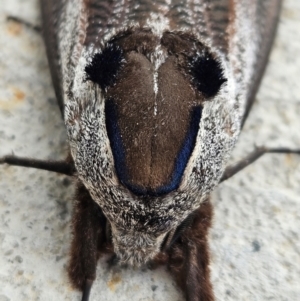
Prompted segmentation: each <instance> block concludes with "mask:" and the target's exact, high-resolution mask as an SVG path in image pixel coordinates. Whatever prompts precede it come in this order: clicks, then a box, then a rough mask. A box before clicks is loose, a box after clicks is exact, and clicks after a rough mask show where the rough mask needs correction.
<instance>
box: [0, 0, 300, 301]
mask: <svg viewBox="0 0 300 301" xmlns="http://www.w3.org/2000/svg"><path fill="white" fill-rule="evenodd" d="M8 15H15V16H18V17H20V18H23V19H25V20H28V21H29V22H31V23H33V24H40V15H39V7H38V1H37V0H1V5H0V156H2V155H5V154H8V153H11V152H14V153H15V154H16V155H19V156H28V157H34V158H40V159H49V158H52V159H54V158H56V159H57V158H64V156H65V155H66V153H67V144H66V133H65V129H64V125H63V122H62V119H61V117H60V113H59V110H58V106H57V105H56V101H55V97H54V92H53V89H52V86H51V80H50V76H49V70H48V66H47V60H46V55H45V49H44V45H43V41H42V38H41V36H40V35H39V34H38V33H36V32H35V31H33V30H31V29H28V28H25V27H23V26H22V25H19V24H16V23H13V22H7V21H6V16H8ZM299 28H300V2H299V0H286V1H284V7H283V11H282V17H281V22H280V27H279V31H278V36H277V39H276V42H275V45H274V46H275V47H274V51H273V53H272V55H271V58H270V64H269V66H268V70H267V73H266V76H265V78H264V81H263V84H262V86H261V89H260V92H259V94H258V95H257V101H256V103H255V105H254V107H253V110H252V111H251V114H250V116H249V119H248V120H247V122H246V125H245V128H244V131H243V133H242V135H241V137H240V141H239V143H238V145H237V148H236V150H235V151H234V154H233V159H232V160H233V161H236V160H238V159H240V158H242V157H244V156H245V154H246V153H248V152H250V151H251V150H252V149H253V147H254V145H255V144H258V145H267V146H276V147H277V146H290V147H295V148H296V147H298V148H300V133H299V129H300V118H299V116H300V85H299V76H300V71H299V70H300V31H299ZM299 183H300V157H297V156H292V155H266V156H264V157H263V158H261V159H260V160H258V161H257V162H255V163H254V164H253V165H251V166H250V167H248V168H247V169H245V170H244V171H242V172H240V173H239V174H238V175H236V176H234V177H233V178H232V179H230V180H228V181H227V182H224V183H223V184H221V185H220V186H219V188H218V189H217V190H216V191H215V192H214V193H213V195H212V201H213V204H214V207H215V217H214V225H213V227H212V230H211V238H210V246H211V253H212V264H211V269H212V282H213V285H214V290H215V294H216V299H217V300H218V301H221V300H222V301H223V300H224V301H225V300H233V301H242V300H245V301H246V300H247V301H248V300H249V301H257V300H276V301H277V300H282V301H283V300H286V301H291V300H292V301H296V300H300V281H299V279H300V239H299V238H300V237H299V236H300V233H299V229H300V185H299ZM73 194H74V184H73V183H72V181H71V180H70V179H69V178H67V177H65V176H62V175H58V174H56V173H50V172H46V171H38V170H34V169H26V168H21V167H9V166H0V301H9V300H13V301H14V300H19V301H23V300H31V301H32V300H43V301H48V300H49V301H50V300H80V294H79V293H78V292H76V291H74V290H72V288H71V287H70V285H69V283H68V279H67V275H66V270H65V267H66V263H67V259H68V246H69V243H70V215H71V210H72V198H73ZM97 275H98V277H97V281H96V283H95V285H94V287H93V290H92V294H91V301H94V300H101V301H106V300H109V301H113V300H118V301H122V300H132V301H135V300H136V301H138V300H139V301H141V300H143V301H156V300H164V301H171V300H172V301H183V297H182V296H181V293H180V292H179V290H178V289H177V288H176V286H175V284H174V282H173V280H172V278H171V277H170V276H169V274H168V273H167V272H166V271H165V270H164V269H163V268H161V269H158V270H155V271H144V270H131V269H128V270H119V269H114V270H109V269H108V268H107V264H106V261H105V259H103V260H101V261H100V262H99V264H98V269H97Z"/></svg>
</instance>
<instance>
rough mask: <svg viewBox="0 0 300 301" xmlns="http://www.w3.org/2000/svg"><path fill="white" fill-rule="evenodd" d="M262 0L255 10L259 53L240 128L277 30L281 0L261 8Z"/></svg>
mask: <svg viewBox="0 0 300 301" xmlns="http://www.w3.org/2000/svg"><path fill="white" fill-rule="evenodd" d="M264 1H265V0H259V3H260V4H261V8H262V9H259V10H257V13H258V16H257V20H260V26H261V29H262V30H261V32H260V40H261V44H260V45H259V54H258V56H257V61H256V64H255V70H256V71H255V74H256V77H255V78H254V80H253V82H252V85H251V86H250V87H249V92H248V96H247V104H246V110H245V113H244V115H243V118H242V126H241V127H242V128H243V126H244V124H245V121H246V119H247V117H248V115H249V113H250V110H251V108H252V105H253V103H254V100H255V96H256V93H257V91H258V89H259V87H260V84H261V81H262V77H263V75H264V72H265V70H266V66H267V63H268V60H269V56H270V53H271V49H272V45H273V42H274V38H275V35H276V32H277V27H278V21H279V17H280V10H281V6H282V0H275V1H274V0H271V1H268V2H270V5H269V6H268V5H266V7H265V9H263V3H264ZM266 2H267V1H266ZM266 2H265V3H266Z"/></svg>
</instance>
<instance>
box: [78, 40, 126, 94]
mask: <svg viewBox="0 0 300 301" xmlns="http://www.w3.org/2000/svg"><path fill="white" fill-rule="evenodd" d="M124 62H125V58H124V54H123V50H122V49H121V48H120V47H119V46H117V45H114V44H108V45H107V46H106V47H105V48H104V49H103V51H102V52H101V53H96V54H95V55H94V57H93V59H92V62H91V63H89V64H88V65H87V66H86V67H85V69H84V71H85V73H86V79H87V80H91V81H92V82H94V83H97V84H98V85H99V86H100V87H101V88H102V89H105V88H107V87H109V86H112V85H113V84H114V83H115V81H116V77H117V74H118V71H119V70H120V68H121V67H122V65H123V63H124Z"/></svg>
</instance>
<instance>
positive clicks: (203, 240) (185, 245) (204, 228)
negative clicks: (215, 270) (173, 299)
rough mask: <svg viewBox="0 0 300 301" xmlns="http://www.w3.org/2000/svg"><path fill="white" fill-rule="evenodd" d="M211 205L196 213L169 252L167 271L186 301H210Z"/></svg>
mask: <svg viewBox="0 0 300 301" xmlns="http://www.w3.org/2000/svg"><path fill="white" fill-rule="evenodd" d="M212 213H213V212H212V205H211V204H210V202H209V200H208V201H206V202H205V203H203V204H201V206H200V208H199V209H197V210H196V212H195V215H194V219H193V221H192V223H191V224H190V226H188V227H187V228H186V229H185V230H184V231H183V232H182V234H181V236H180V237H179V238H178V240H177V241H175V242H174V244H173V245H172V246H171V248H170V249H169V251H168V253H169V264H168V265H169V269H170V270H171V273H172V275H173V276H175V280H176V282H177V284H178V285H179V286H180V287H181V288H182V290H183V292H184V293H185V296H186V300H187V301H213V300H214V295H213V291H212V285H211V283H210V270H209V249H208V242H207V234H208V229H209V227H210V225H211V218H212Z"/></svg>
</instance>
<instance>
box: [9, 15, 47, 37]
mask: <svg viewBox="0 0 300 301" xmlns="http://www.w3.org/2000/svg"><path fill="white" fill-rule="evenodd" d="M6 20H7V21H12V22H16V23H19V24H22V25H24V26H26V27H27V28H30V29H32V30H34V31H36V32H38V33H41V32H42V28H41V27H40V26H38V25H34V24H32V23H29V22H28V21H25V20H23V19H21V18H19V17H16V16H7V17H6Z"/></svg>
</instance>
